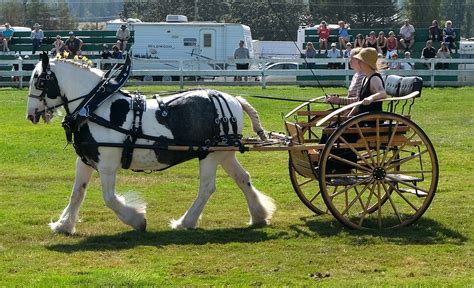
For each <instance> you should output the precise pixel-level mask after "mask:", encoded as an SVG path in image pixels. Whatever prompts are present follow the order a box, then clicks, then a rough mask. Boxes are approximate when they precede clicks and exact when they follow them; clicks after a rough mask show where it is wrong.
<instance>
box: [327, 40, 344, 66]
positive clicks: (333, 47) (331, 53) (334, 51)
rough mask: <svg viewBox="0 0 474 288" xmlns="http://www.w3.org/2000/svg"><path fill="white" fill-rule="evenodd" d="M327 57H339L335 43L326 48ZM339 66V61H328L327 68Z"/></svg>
mask: <svg viewBox="0 0 474 288" xmlns="http://www.w3.org/2000/svg"><path fill="white" fill-rule="evenodd" d="M327 57H328V58H331V59H337V58H341V51H340V50H339V49H337V48H336V43H332V44H331V49H330V50H328V53H327ZM340 66H341V63H340V62H329V63H328V68H329V69H339V67H340Z"/></svg>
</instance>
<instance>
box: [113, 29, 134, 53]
mask: <svg viewBox="0 0 474 288" xmlns="http://www.w3.org/2000/svg"><path fill="white" fill-rule="evenodd" d="M115 36H116V37H117V46H118V47H119V50H122V51H126V50H127V44H128V40H129V39H130V30H128V27H127V24H122V25H121V26H120V28H119V29H118V30H117V34H115Z"/></svg>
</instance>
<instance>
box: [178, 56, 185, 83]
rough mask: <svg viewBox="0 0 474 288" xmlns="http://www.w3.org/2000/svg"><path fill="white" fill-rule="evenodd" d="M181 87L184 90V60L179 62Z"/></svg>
mask: <svg viewBox="0 0 474 288" xmlns="http://www.w3.org/2000/svg"><path fill="white" fill-rule="evenodd" d="M179 87H180V89H181V90H183V89H184V76H183V60H179Z"/></svg>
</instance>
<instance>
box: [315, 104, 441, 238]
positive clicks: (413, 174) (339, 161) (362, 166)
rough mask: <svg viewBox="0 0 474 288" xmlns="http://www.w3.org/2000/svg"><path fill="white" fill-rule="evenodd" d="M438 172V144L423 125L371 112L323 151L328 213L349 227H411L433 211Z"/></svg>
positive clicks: (321, 171)
mask: <svg viewBox="0 0 474 288" xmlns="http://www.w3.org/2000/svg"><path fill="white" fill-rule="evenodd" d="M438 173H439V171H438V160H437V157H436V153H435V150H434V148H433V145H432V144H431V141H430V140H429V139H428V137H427V136H426V134H425V133H424V132H423V130H421V128H420V127H418V125H416V124H415V123H414V122H413V121H411V120H410V119H408V118H405V117H403V116H400V115H397V114H393V113H388V112H371V113H365V114H361V115H358V116H356V117H354V118H352V119H350V120H348V121H346V122H345V123H343V124H342V125H341V126H340V127H339V128H337V129H336V130H335V131H334V132H333V133H332V134H331V136H330V137H329V139H328V140H327V142H326V145H325V147H324V149H323V151H322V152H321V158H320V161H319V179H320V181H319V186H320V190H321V195H322V198H323V199H324V202H325V203H326V205H327V207H328V209H329V211H331V213H332V214H333V215H334V217H336V219H337V220H338V221H339V222H341V223H342V224H344V225H345V226H347V227H350V228H361V229H371V228H379V229H381V228H394V227H400V226H406V225H410V224H412V223H413V222H415V221H416V220H417V219H418V218H420V217H421V216H422V215H423V213H424V212H425V211H426V210H427V209H428V207H429V205H430V203H431V201H432V199H433V197H434V195H435V192H436V188H437V185H438ZM334 187H337V189H334ZM333 191H336V192H333ZM384 204H385V205H384Z"/></svg>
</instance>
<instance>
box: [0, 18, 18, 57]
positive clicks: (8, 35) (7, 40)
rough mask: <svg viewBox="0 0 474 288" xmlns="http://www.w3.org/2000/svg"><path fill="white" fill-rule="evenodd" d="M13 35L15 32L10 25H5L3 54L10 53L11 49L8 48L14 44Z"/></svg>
mask: <svg viewBox="0 0 474 288" xmlns="http://www.w3.org/2000/svg"><path fill="white" fill-rule="evenodd" d="M13 33H15V30H13V28H11V27H10V23H8V22H7V23H5V30H3V31H2V37H3V52H5V51H7V52H9V51H10V48H8V45H9V44H13Z"/></svg>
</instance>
